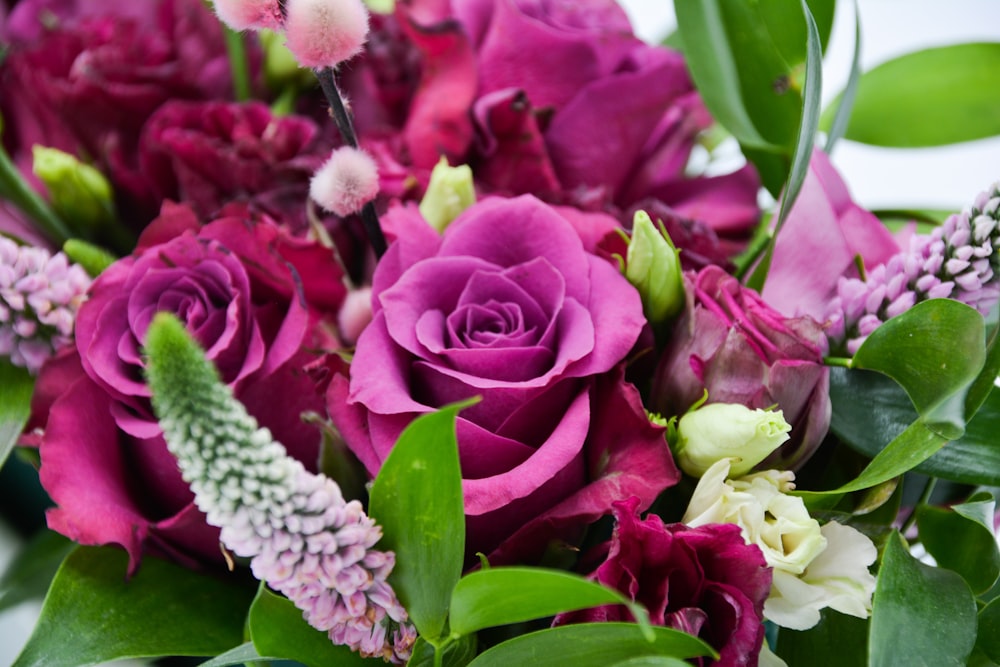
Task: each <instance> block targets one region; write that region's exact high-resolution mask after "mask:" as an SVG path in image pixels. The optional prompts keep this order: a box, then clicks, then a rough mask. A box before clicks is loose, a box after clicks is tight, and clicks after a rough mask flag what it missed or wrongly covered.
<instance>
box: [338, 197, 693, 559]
mask: <svg viewBox="0 0 1000 667" xmlns="http://www.w3.org/2000/svg"><path fill="white" fill-rule="evenodd" d="M400 215H402V216H403V217H404V218H406V219H405V220H400V221H397V224H395V225H394V228H395V230H396V234H397V237H398V238H397V240H396V241H395V242H394V243H393V244H392V245H391V246H390V247H389V251H388V252H387V253H386V255H385V256H384V257H383V259H382V261H381V262H380V263H379V265H378V267H377V269H376V271H375V276H374V285H373V295H372V296H373V319H372V322H371V324H369V325H368V327H367V328H366V329H365V330H364V332H363V333H362V334H361V337H360V338H359V340H358V343H357V350H356V353H355V356H354V360H353V362H352V364H351V371H350V382H349V385H348V381H347V380H346V379H344V378H334V381H333V383H332V384H331V389H330V394H329V410H330V414H331V416H332V418H333V420H334V423H335V425H336V426H337V427H338V428H339V429H340V431H341V432H342V434H343V436H344V438H345V440H346V442H347V444H348V446H349V447H350V449H351V450H352V451H353V452H354V453H355V454H356V455H357V456H358V458H359V459H360V460H361V462H362V463H363V464H364V465H365V466H366V467H367V469H368V471H369V472H370V473H371V474H373V475H374V474H375V473H377V471H378V469H379V467H380V466H381V465H382V462H383V461H384V460H385V459H386V457H387V456H388V454H389V452H390V450H391V449H392V447H393V445H394V444H395V442H396V439H397V438H398V436H399V434H400V433H401V431H402V430H403V428H404V427H405V426H406V425H407V424H408V423H409V422H410V421H412V420H413V418H414V417H416V416H418V415H420V414H422V413H427V412H431V411H433V410H435V409H437V408H440V407H442V406H444V405H446V404H448V403H451V402H454V401H458V400H462V399H466V398H470V397H472V396H481V397H482V401H481V402H479V403H478V404H476V405H474V406H472V407H470V408H467V409H465V410H463V411H462V412H461V414H460V415H459V417H458V423H457V432H458V441H459V455H460V458H461V464H462V473H463V492H464V495H465V509H466V516H467V553H468V554H469V555H470V556H471V555H472V554H474V553H475V552H476V551H482V552H483V553H486V554H488V555H489V556H490V562H514V561H524V560H533V559H536V558H538V557H539V556H540V555H541V553H542V552H543V551H544V550H545V548H546V547H547V545H548V543H549V541H552V540H560V539H562V540H575V539H578V537H579V531H580V530H581V529H582V528H583V527H584V526H585V525H586V524H587V523H589V522H592V521H594V520H596V519H597V518H598V517H600V516H601V515H603V514H606V513H608V512H609V511H610V509H611V502H612V501H614V500H617V499H620V498H624V497H628V496H630V495H636V496H638V497H639V498H640V499H641V502H642V503H643V504H644V506H648V504H649V503H650V502H652V500H653V499H654V498H655V497H656V496H657V495H658V494H659V492H660V491H662V490H663V489H664V488H666V487H668V486H670V485H672V484H674V483H675V482H676V481H677V479H678V473H677V470H676V468H675V467H674V464H673V460H672V459H671V457H670V454H669V452H668V451H667V449H666V448H665V447H664V439H663V432H662V430H661V429H660V428H659V427H655V426H652V425H651V424H650V423H649V421H648V419H647V418H646V415H645V413H644V411H643V409H642V405H641V402H640V399H639V395H638V392H637V391H636V390H635V389H634V388H633V387H632V386H631V385H629V384H627V383H625V382H623V380H622V375H623V373H622V362H623V360H624V359H625V357H626V355H627V354H628V353H629V351H630V350H631V348H632V346H633V344H634V343H635V342H636V339H637V338H638V336H639V333H640V331H641V329H642V327H643V324H644V319H643V316H642V306H641V304H640V302H639V298H638V294H637V293H636V291H635V290H634V288H632V287H631V285H629V284H628V282H627V281H625V279H624V278H623V277H622V276H621V275H620V274H619V272H618V271H617V269H616V267H615V266H614V265H612V264H611V263H609V262H607V261H605V260H603V259H600V258H598V257H597V256H595V255H592V254H590V253H588V252H587V251H586V250H585V248H584V244H583V242H582V241H581V238H580V236H579V234H578V233H577V232H576V230H575V229H574V227H573V226H572V224H571V223H570V222H568V221H567V220H566V219H565V218H564V217H562V216H561V215H560V214H559V212H558V211H557V210H555V209H553V208H550V207H548V206H547V205H545V204H543V203H542V202H540V201H538V200H537V199H535V198H534V197H529V196H523V197H519V198H516V199H512V200H508V199H487V200H484V201H482V202H480V203H479V204H476V205H474V206H473V207H471V208H469V209H467V210H466V211H465V213H463V214H462V215H461V216H460V217H459V218H458V219H457V220H455V221H454V222H453V223H452V224H451V226H449V227H448V228H447V230H446V231H445V233H444V235H443V236H441V235H438V234H437V233H436V232H434V231H433V230H432V229H431V228H430V227H429V226H428V225H427V224H426V223H425V222H424V221H423V220H422V219H421V218H419V217H418V216H415V214H414V213H413V212H412V209H405V210H401V213H400Z"/></svg>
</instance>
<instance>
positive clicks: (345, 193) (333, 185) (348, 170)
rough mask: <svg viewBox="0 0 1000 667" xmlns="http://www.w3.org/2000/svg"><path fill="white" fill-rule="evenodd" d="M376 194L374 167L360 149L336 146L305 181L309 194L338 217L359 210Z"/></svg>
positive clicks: (376, 180) (371, 161) (376, 179)
mask: <svg viewBox="0 0 1000 667" xmlns="http://www.w3.org/2000/svg"><path fill="white" fill-rule="evenodd" d="M376 194H378V167H377V166H376V165H375V161H374V160H373V159H372V158H371V157H370V156H369V155H368V154H367V153H365V152H364V151H362V150H359V149H357V148H351V147H350V146H343V147H341V148H338V149H336V150H335V151H333V153H332V154H331V155H330V158H329V159H328V160H327V161H326V162H325V163H324V164H323V166H322V167H320V168H319V169H318V170H317V171H316V173H315V174H314V175H313V177H312V181H311V182H310V184H309V196H311V197H312V198H313V200H314V201H315V202H316V203H317V204H319V205H320V206H322V207H323V208H325V209H326V210H328V211H331V212H333V213H335V214H337V215H339V216H341V217H343V216H346V215H350V214H351V213H355V212H357V211H359V210H361V207H362V206H364V205H365V204H366V203H367V202H369V201H371V200H372V199H374V198H375V195H376Z"/></svg>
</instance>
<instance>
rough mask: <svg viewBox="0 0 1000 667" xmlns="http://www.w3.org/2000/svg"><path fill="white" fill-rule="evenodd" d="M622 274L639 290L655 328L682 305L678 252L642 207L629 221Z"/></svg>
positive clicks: (682, 284)
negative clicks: (623, 272) (626, 250)
mask: <svg viewBox="0 0 1000 667" xmlns="http://www.w3.org/2000/svg"><path fill="white" fill-rule="evenodd" d="M625 277H626V278H627V279H628V281H629V282H630V283H632V284H633V285H634V286H635V288H636V289H637V290H639V295H640V296H641V297H642V310H643V312H644V313H645V314H646V319H647V320H649V322H650V324H652V325H653V327H654V328H655V327H657V326H659V325H661V324H663V323H665V322H666V321H667V320H669V319H670V318H671V317H673V316H674V315H676V314H677V313H678V312H680V310H681V308H683V307H684V282H683V280H682V279H681V261H680V257H679V252H678V250H677V248H675V247H674V244H673V243H672V242H671V241H670V237H669V236H667V235H666V233H665V232H663V231H661V230H660V229H658V228H657V227H656V225H654V224H653V221H652V219H650V217H649V214H648V213H646V212H645V211H636V213H635V218H634V219H633V222H632V240H631V241H630V242H629V244H628V253H627V255H626V257H625Z"/></svg>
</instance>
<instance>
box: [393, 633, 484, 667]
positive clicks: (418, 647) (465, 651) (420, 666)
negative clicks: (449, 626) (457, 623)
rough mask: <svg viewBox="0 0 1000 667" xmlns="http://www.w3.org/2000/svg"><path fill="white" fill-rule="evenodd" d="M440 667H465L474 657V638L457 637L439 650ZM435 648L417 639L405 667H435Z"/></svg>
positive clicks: (472, 636)
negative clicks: (440, 652)
mask: <svg viewBox="0 0 1000 667" xmlns="http://www.w3.org/2000/svg"><path fill="white" fill-rule="evenodd" d="M440 650H441V651H442V655H441V663H440V667H465V666H466V665H468V664H469V663H470V662H472V660H473V658H475V657H476V636H475V635H469V636H466V637H459V638H458V639H456V640H454V641H450V642H448V643H447V645H445V646H443V647H442V648H441V649H440ZM434 651H435V648H434V646H433V645H432V644H430V643H428V642H426V641H424V640H423V638H422V637H417V643H416V644H414V646H413V655H412V656H410V660H409V662H407V663H406V667H437V666H436V665H435V664H434Z"/></svg>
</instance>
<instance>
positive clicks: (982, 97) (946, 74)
mask: <svg viewBox="0 0 1000 667" xmlns="http://www.w3.org/2000/svg"><path fill="white" fill-rule="evenodd" d="M998 85H1000V43H995V42H993V43H972V44H955V45H952V46H943V47H936V48H931V49H925V50H923V51H917V52H914V53H908V54H906V55H904V56H900V57H899V58H895V59H893V60H890V61H888V62H886V63H883V64H881V65H879V66H878V67H876V68H875V69H873V70H871V71H869V72H866V73H865V74H864V75H862V77H861V81H860V83H859V84H858V91H857V97H856V98H855V101H854V110H853V112H852V113H851V118H850V122H849V123H848V126H847V132H846V134H845V135H844V136H845V137H846V138H847V139H851V140H853V141H860V142H862V143H866V144H872V145H875V146H891V147H897V148H915V147H923V146H942V145H946V144H953V143H957V142H960V141H971V140H973V139H982V138H984V137H991V136H994V135H997V134H1000V101H998V100H997V97H996V94H995V93H996V89H997V86H998Z"/></svg>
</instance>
